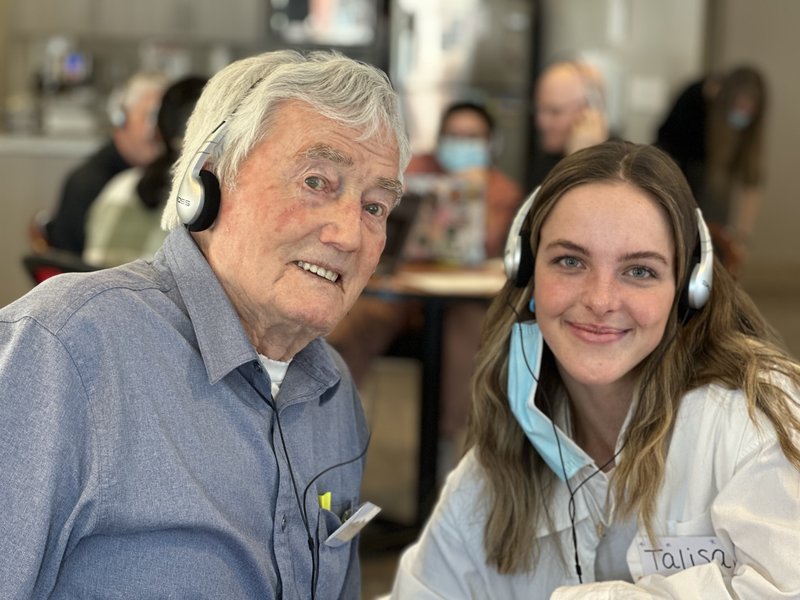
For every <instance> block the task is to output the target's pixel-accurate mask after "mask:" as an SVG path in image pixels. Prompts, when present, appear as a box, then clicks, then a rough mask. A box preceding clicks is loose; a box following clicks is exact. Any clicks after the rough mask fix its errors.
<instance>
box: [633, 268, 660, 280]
mask: <svg viewBox="0 0 800 600" xmlns="http://www.w3.org/2000/svg"><path fill="white" fill-rule="evenodd" d="M628 272H629V273H630V274H631V276H632V277H634V278H635V279H648V278H650V277H655V276H656V274H655V273H654V272H653V271H652V270H651V269H648V268H647V267H632V268H631V269H630V270H629V271H628Z"/></svg>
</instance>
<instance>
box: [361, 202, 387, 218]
mask: <svg viewBox="0 0 800 600" xmlns="http://www.w3.org/2000/svg"><path fill="white" fill-rule="evenodd" d="M364 210H366V211H367V212H368V213H369V214H371V215H372V216H373V217H383V216H384V215H386V214H387V212H388V209H387V208H386V207H385V206H384V205H383V204H378V203H376V202H373V203H371V204H366V205H365V206H364Z"/></svg>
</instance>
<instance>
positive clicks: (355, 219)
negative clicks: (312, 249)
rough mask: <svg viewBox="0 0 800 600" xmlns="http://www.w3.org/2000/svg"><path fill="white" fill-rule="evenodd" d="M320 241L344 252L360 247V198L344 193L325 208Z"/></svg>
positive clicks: (353, 250)
mask: <svg viewBox="0 0 800 600" xmlns="http://www.w3.org/2000/svg"><path fill="white" fill-rule="evenodd" d="M325 210H326V214H325V223H324V224H323V226H322V231H321V232H320V241H322V242H323V243H325V244H332V245H334V246H336V247H337V248H338V249H340V250H342V251H344V252H355V251H356V250H358V249H359V248H360V247H361V197H360V196H357V195H355V194H353V193H345V194H343V195H342V196H340V197H339V198H338V200H337V201H336V202H331V203H330V204H329V205H328V206H327V207H326V209H325Z"/></svg>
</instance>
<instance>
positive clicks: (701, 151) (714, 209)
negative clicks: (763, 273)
mask: <svg viewBox="0 0 800 600" xmlns="http://www.w3.org/2000/svg"><path fill="white" fill-rule="evenodd" d="M766 105H767V86H766V82H765V81H764V78H763V77H762V75H761V73H760V72H759V71H757V70H756V69H754V68H752V67H746V66H743V67H737V68H735V69H732V70H731V71H729V72H728V73H727V74H725V75H724V76H708V77H706V78H704V79H702V80H701V81H698V82H695V83H692V84H691V85H689V86H688V87H687V88H686V89H685V90H684V91H683V92H682V93H681V94H680V95H679V96H678V99H677V100H676V101H675V104H674V105H673V107H672V108H671V109H670V112H669V114H668V116H667V117H666V119H665V121H664V123H663V124H662V125H661V126H660V127H659V129H658V137H657V139H656V145H657V146H659V147H660V148H661V149H663V150H665V151H666V152H667V153H668V154H669V155H670V156H672V158H674V159H675V161H676V162H677V163H678V166H679V167H680V168H681V170H682V171H683V173H684V175H685V176H686V179H687V181H688V182H689V186H690V187H691V188H692V192H693V193H694V195H695V198H696V199H697V203H698V205H699V206H700V208H701V209H702V210H703V214H704V215H705V218H706V221H707V222H708V226H709V229H710V230H711V236H712V238H713V240H714V245H715V248H716V250H717V254H718V257H719V258H720V260H721V261H722V263H723V264H724V265H725V266H726V267H727V268H728V270H729V271H730V272H731V273H732V274H733V275H734V276H738V275H739V274H740V271H741V267H742V264H743V262H744V260H745V257H746V251H747V245H748V243H749V241H750V237H751V236H752V233H753V228H754V226H755V221H756V216H757V214H758V210H759V208H760V202H761V188H762V187H763V181H764V174H763V156H762V153H763V151H762V137H763V130H764V117H765V111H766Z"/></svg>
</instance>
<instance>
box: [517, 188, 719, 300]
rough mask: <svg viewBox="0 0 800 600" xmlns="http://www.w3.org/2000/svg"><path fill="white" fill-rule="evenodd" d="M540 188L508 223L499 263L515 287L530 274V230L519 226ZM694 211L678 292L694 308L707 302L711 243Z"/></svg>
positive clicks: (710, 271)
mask: <svg viewBox="0 0 800 600" xmlns="http://www.w3.org/2000/svg"><path fill="white" fill-rule="evenodd" d="M540 189H541V186H539V187H537V188H536V189H535V190H533V192H532V193H531V194H530V195H529V196H528V197H527V198H526V199H525V202H523V203H522V206H520V208H519V210H518V211H517V214H516V215H515V216H514V220H513V221H512V222H511V229H510V231H509V233H508V238H507V239H506V247H505V251H504V253H503V266H504V268H505V272H506V277H507V278H508V280H509V281H512V282H513V283H514V285H515V286H516V287H525V286H526V285H528V282H529V281H530V279H531V277H532V276H533V265H534V259H533V250H532V249H531V243H530V237H531V232H530V229H523V226H524V224H525V219H526V217H527V216H528V213H529V212H530V210H531V208H532V207H533V204H534V202H535V201H536V195H537V194H538V193H539V190H540ZM696 213H697V214H696V216H697V232H698V237H699V240H698V244H697V248H696V250H695V253H694V255H695V264H694V267H693V268H692V270H691V274H690V275H689V277H688V279H687V283H686V285H685V286H684V288H683V291H682V292H681V299H680V305H681V307H682V308H683V310H698V309H700V308H702V307H703V306H704V305H705V303H706V302H708V299H709V297H710V296H711V284H712V281H713V273H714V250H713V246H712V244H711V234H710V233H709V231H708V227H707V226H706V223H705V221H704V220H703V213H702V212H701V211H700V209H699V208H698V209H696Z"/></svg>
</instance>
